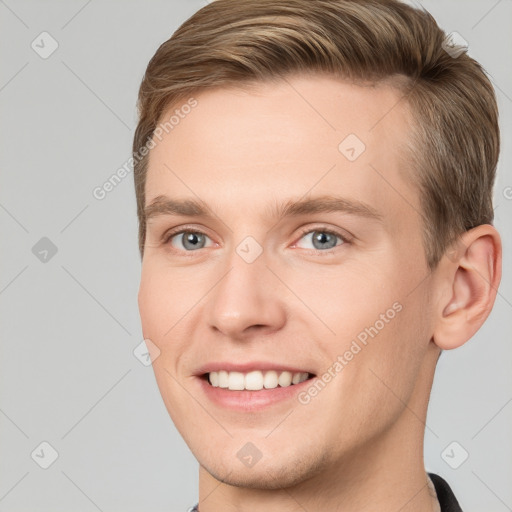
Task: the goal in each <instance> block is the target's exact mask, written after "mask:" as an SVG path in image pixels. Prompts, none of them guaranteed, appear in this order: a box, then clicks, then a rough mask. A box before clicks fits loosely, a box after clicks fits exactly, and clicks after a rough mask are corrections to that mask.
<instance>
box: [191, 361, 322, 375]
mask: <svg viewBox="0 0 512 512" xmlns="http://www.w3.org/2000/svg"><path fill="white" fill-rule="evenodd" d="M220 370H226V371H228V372H240V373H247V372H251V371H265V370H275V371H279V370H280V371H285V372H286V371H288V372H291V373H299V372H302V373H313V372H310V371H309V370H307V369H306V368H305V367H303V366H302V367H298V366H290V365H287V364H280V363H276V362H264V361H248V362H247V363H231V362H227V361H226V362H222V361H218V362H211V363H207V364H205V365H203V366H201V367H200V368H198V369H197V371H196V375H198V376H201V375H204V374H205V373H210V372H218V371H220Z"/></svg>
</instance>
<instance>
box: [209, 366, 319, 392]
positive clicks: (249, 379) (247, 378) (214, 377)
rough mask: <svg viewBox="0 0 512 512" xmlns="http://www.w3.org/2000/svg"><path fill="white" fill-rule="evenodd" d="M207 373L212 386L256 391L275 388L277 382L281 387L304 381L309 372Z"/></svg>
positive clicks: (256, 371)
mask: <svg viewBox="0 0 512 512" xmlns="http://www.w3.org/2000/svg"><path fill="white" fill-rule="evenodd" d="M208 375H209V381H210V384H211V385H212V386H214V387H219V388H227V389H231V390H232V391H239V390H243V389H248V390H251V391H258V390H260V389H263V388H266V389H272V388H276V387H277V385H278V384H279V386H281V387H286V386H290V385H291V384H298V383H300V382H304V381H305V380H306V379H307V378H308V375H309V374H308V373H307V372H298V373H291V372H286V371H284V372H279V373H278V372H275V371H274V370H269V371H266V372H264V373H263V372H260V371H259V370H255V371H252V372H248V373H241V372H227V371H224V370H221V371H219V372H210V373H209V374H208Z"/></svg>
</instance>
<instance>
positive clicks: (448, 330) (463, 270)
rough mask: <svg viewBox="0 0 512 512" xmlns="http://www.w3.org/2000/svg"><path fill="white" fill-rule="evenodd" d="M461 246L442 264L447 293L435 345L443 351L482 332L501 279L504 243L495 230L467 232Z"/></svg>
mask: <svg viewBox="0 0 512 512" xmlns="http://www.w3.org/2000/svg"><path fill="white" fill-rule="evenodd" d="M457 246H458V250H457V251H454V250H453V249H450V250H447V252H446V253H445V256H444V257H443V259H442V260H441V262H440V265H441V266H443V267H444V270H445V271H444V273H443V278H442V279H443V282H442V283H441V285H442V286H443V287H444V288H445V291H444V292H443V295H444V300H443V301H441V303H440V304H439V309H438V318H437V320H436V327H435V330H434V335H433V341H434V343H435V344H436V345H437V346H438V347H439V348H441V349H442V350H450V349H453V348H457V347H460V346H461V345H463V344H464V343H465V342H466V341H468V340H469V339H470V338H471V337H472V336H473V335H474V334H475V333H476V332H477V331H478V329H479V328H480V327H481V326H482V324H483V323H484V321H485V320H486V318H487V317H488V316H489V314H490V312H491V310H492V307H493V305H494V301H495V299H496V294H497V291H498V285H499V283H500V279H501V253H502V248H501V239H500V236H499V233H498V232H497V231H496V229H495V228H494V227H493V226H491V225H489V224H483V225H481V226H477V227H476V228H473V229H471V230H469V231H467V232H466V233H464V234H463V235H462V237H461V239H460V241H459V242H458V244H457Z"/></svg>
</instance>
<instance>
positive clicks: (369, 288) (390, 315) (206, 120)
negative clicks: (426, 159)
mask: <svg viewBox="0 0 512 512" xmlns="http://www.w3.org/2000/svg"><path fill="white" fill-rule="evenodd" d="M195 99H196V101H197V105H196V106H195V107H194V108H193V109H186V111H187V112H189V113H188V114H187V115H184V116H183V117H182V118H180V121H179V123H178V124H176V125H175V126H174V127H173V129H172V130H171V131H169V133H168V134H164V136H163V137H161V140H158V139H155V147H154V148H153V149H152V150H151V154H150V159H149V167H148V175H147V182H146V205H147V211H148V215H149V218H148V224H147V236H146V244H145V253H144V258H143V263H142V278H141V284H140V291H139V308H140V314H141V319H142V328H143V334H144V337H145V338H146V339H149V340H151V342H150V348H152V350H153V354H154V356H158V357H156V358H155V359H154V361H153V369H154V372H155V375H156V379H157V382H158V386H159V389H160V392H161V394H162V397H163V399H164V402H165V405H166V407H167V409H168V411H169V414H170V416H171V417H172V420H173V421H174V423H175V425H176V427H177V429H178V430H179V432H180V433H181V435H182V436H183V438H184V440H185V441H186V443H187V444H188V446H189V447H190V449H191V451H192V452H193V454H194V455H195V457H196V458H197V460H198V461H199V463H200V464H201V466H202V468H203V470H206V471H207V472H208V473H209V474H210V475H212V476H214V477H215V478H217V479H218V480H220V479H222V480H223V481H225V482H227V483H232V484H234V485H243V486H246V487H251V486H254V487H260V488H277V487H282V486H283V485H291V484H294V483H298V482H301V481H304V480H305V479H307V478H310V477H311V476H312V475H315V474H319V473H321V472H322V471H326V470H328V469H329V468H332V467H336V465H339V464H341V463H343V461H344V460H349V459H350V458H351V457H352V458H353V457H354V454H355V453H357V451H358V450H364V449H365V447H367V446H369V445H370V443H372V442H374V441H375V440H376V439H380V438H382V437H383V436H384V433H385V432H389V430H390V429H393V428H395V427H396V428H398V427H397V425H399V424H401V425H402V426H401V428H418V429H419V427H423V425H421V423H420V422H418V421H417V420H414V421H415V422H416V423H417V425H416V426H414V427H412V426H405V427H404V425H406V423H403V422H400V421H399V419H400V418H401V417H402V416H403V412H404V410H405V409H406V407H407V406H406V404H410V403H411V400H412V399H413V397H414V396H416V393H417V389H418V386H420V387H421V386H423V383H421V382H419V377H418V375H421V374H422V371H423V370H422V368H423V367H424V365H425V360H426V354H427V352H428V350H429V346H431V344H432V343H431V341H430V340H431V334H432V325H431V322H430V320H429V318H430V316H431V315H429V311H430V309H431V306H430V305H429V304H430V303H429V299H428V298H429V292H430V286H431V284H430V278H429V277H428V269H427V264H426V260H425V254H424V247H423V245H422V238H421V233H422V217H421V216H420V214H419V213H418V212H419V211H420V206H419V197H418V193H417V191H416V190H415V189H414V188H413V187H412V186H411V185H409V184H408V182H407V181H406V180H405V179H404V176H405V175H406V174H407V172H410V170H409V169H408V168H407V163H406V161H405V159H404V158H403V155H404V149H403V147H402V146H403V145H404V144H405V143H406V141H407V136H408V133H409V130H410V123H411V121H410V115H409V111H408V109H407V106H406V104H404V102H402V101H399V100H400V93H399V92H398V91H396V90H395V89H393V88H391V87H390V86H387V85H380V86H364V87H363V86H360V85H351V84H348V83H345V82H342V81H339V80H335V79H333V78H325V77H299V76H296V77H293V78H289V79H287V80H286V81H282V82H280V83H272V84H259V85H258V86H255V87H254V88H252V89H247V88H246V89H243V90H242V89H215V90H210V91H206V92H204V93H201V94H199V95H196V96H195ZM176 108H180V106H179V105H177V106H173V109H171V112H170V113H171V114H172V110H174V109H176ZM167 117H168V116H166V118H167ZM193 203H197V204H195V205H194V204H193ZM290 379H291V380H292V383H291V384H290ZM304 379H306V380H304ZM210 380H211V383H210ZM226 386H228V387H227V388H226ZM276 386H277V387H276ZM245 388H249V389H245ZM427 392H428V391H427V390H426V385H425V393H427ZM397 397H400V399H397ZM418 432H419V430H418ZM418 435H419V434H418Z"/></svg>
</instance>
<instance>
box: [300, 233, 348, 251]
mask: <svg viewBox="0 0 512 512" xmlns="http://www.w3.org/2000/svg"><path fill="white" fill-rule="evenodd" d="M307 238H309V241H310V243H312V244H313V249H315V250H317V251H321V250H325V249H332V248H333V247H336V246H337V245H341V244H342V243H344V240H343V238H342V237H341V236H340V235H337V234H336V233H331V232H330V231H325V230H317V231H315V230H313V231H309V232H308V233H306V234H305V235H304V236H303V237H302V239H307ZM302 239H301V240H302ZM338 239H339V240H340V243H338ZM303 248H304V249H310V247H303Z"/></svg>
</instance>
